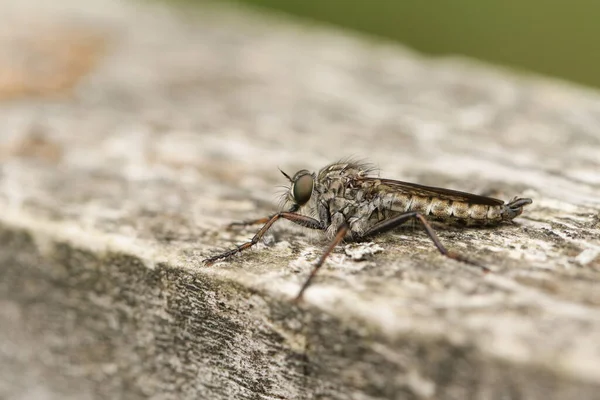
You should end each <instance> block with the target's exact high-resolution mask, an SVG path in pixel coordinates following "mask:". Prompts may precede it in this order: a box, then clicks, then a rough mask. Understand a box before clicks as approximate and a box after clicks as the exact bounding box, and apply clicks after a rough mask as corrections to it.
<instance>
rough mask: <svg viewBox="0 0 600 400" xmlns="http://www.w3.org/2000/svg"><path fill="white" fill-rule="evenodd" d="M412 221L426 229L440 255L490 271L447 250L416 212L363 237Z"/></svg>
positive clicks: (390, 221)
mask: <svg viewBox="0 0 600 400" xmlns="http://www.w3.org/2000/svg"><path fill="white" fill-rule="evenodd" d="M410 219H416V220H417V221H419V222H420V223H421V225H423V228H425V232H427V236H429V238H430V239H431V241H432V242H433V244H434V245H435V247H436V248H437V249H438V250H439V252H440V253H442V255H444V256H446V257H448V258H452V259H454V260H458V261H461V262H464V263H466V264H470V265H474V266H476V267H479V268H481V269H482V270H483V271H484V272H489V271H490V269H489V268H487V267H484V266H483V265H479V264H477V263H475V262H473V261H471V260H469V259H468V258H465V257H464V256H462V255H460V254H458V253H455V252H453V251H449V250H448V249H446V247H444V245H443V244H442V242H441V241H440V239H439V238H438V236H437V235H436V234H435V231H434V230H433V228H432V227H431V224H430V223H429V222H428V221H427V219H425V217H424V216H423V215H422V214H420V213H418V212H416V211H409V212H405V213H404V214H400V215H398V216H396V217H394V218H390V219H388V220H385V221H381V222H380V223H378V224H376V225H375V226H373V227H372V228H371V229H369V230H368V231H367V232H365V233H364V234H363V235H362V237H367V236H373V235H377V234H379V233H383V232H386V231H389V230H392V229H394V228H397V227H399V226H400V225H402V224H403V223H405V222H407V221H408V220H410Z"/></svg>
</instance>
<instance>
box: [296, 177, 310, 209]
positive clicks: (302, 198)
mask: <svg viewBox="0 0 600 400" xmlns="http://www.w3.org/2000/svg"><path fill="white" fill-rule="evenodd" d="M314 184H315V181H314V179H313V177H312V175H302V176H301V177H300V178H298V179H296V181H295V182H294V188H293V190H292V194H293V196H294V201H295V202H296V204H298V205H303V204H304V203H306V202H307V201H308V200H310V196H311V195H312V191H313V186H314Z"/></svg>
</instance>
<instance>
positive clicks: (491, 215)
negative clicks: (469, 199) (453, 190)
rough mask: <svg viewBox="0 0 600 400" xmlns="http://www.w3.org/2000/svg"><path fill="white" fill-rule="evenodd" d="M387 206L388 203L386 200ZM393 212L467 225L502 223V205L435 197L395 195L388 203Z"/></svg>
mask: <svg viewBox="0 0 600 400" xmlns="http://www.w3.org/2000/svg"><path fill="white" fill-rule="evenodd" d="M383 203H384V204H385V203H386V201H385V200H384V201H383ZM387 203H388V204H389V210H391V211H393V212H400V213H403V212H407V211H417V212H420V213H421V214H423V215H425V216H426V217H429V218H431V219H434V220H438V221H444V222H448V223H455V222H459V223H463V224H467V225H492V224H496V223H499V222H500V221H502V210H503V207H504V206H502V205H498V206H492V205H484V204H471V203H466V202H462V201H452V200H446V199H440V198H435V197H422V196H407V195H400V194H395V195H392V197H391V198H390V199H389V200H388V201H387Z"/></svg>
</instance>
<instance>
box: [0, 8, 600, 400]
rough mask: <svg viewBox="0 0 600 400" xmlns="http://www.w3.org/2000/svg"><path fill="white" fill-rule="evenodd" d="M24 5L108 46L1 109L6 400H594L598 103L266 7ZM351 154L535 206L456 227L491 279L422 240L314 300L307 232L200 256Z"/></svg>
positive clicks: (381, 246) (399, 172) (370, 251)
mask: <svg viewBox="0 0 600 400" xmlns="http://www.w3.org/2000/svg"><path fill="white" fill-rule="evenodd" d="M13 3H14V2H3V3H0V13H2V14H3V15H10V16H11V18H8V19H7V20H8V21H11V23H12V22H14V21H21V20H22V19H23V18H34V17H35V18H36V20H37V21H43V22H44V24H43V25H44V26H45V27H47V26H60V27H61V31H65V30H68V31H69V32H78V30H79V31H80V32H81V36H82V37H94V38H98V39H97V40H99V41H100V42H102V43H105V45H103V53H102V56H101V57H99V58H95V59H94V62H93V63H92V64H86V69H85V70H86V73H85V76H79V75H78V80H77V83H76V85H75V86H74V87H73V88H72V89H71V93H70V95H69V96H63V97H60V98H48V97H42V98H37V97H35V95H33V94H31V93H36V91H35V90H32V91H29V92H28V93H30V96H31V97H28V98H25V99H23V98H21V99H19V100H16V99H12V100H11V99H7V97H6V96H5V97H4V100H3V102H2V103H0V121H1V123H0V210H1V212H0V398H3V399H33V398H42V397H43V398H49V399H64V398H73V399H75V398H77V399H86V398H90V399H91V398H94V399H95V398H107V399H108V398H111V399H114V398H127V399H137V398H140V399H141V398H149V397H152V398H157V399H163V398H164V399H196V398H210V399H232V398H236V399H237V398H241V399H243V398H247V399H259V398H260V399H303V398H307V399H308V398H328V399H347V398H354V399H404V398H412V399H465V398H472V399H505V398H514V399H518V398H523V399H563V398H598V390H599V389H600V340H598V338H599V337H600V291H598V284H599V281H600V200H599V199H600V173H599V172H598V171H600V133H599V132H600V95H599V94H598V93H597V92H592V91H589V90H586V89H584V88H578V87H572V86H569V85H567V84H564V83H560V82H556V81H549V80H544V79H542V78H538V77H533V76H518V75H515V74H514V73H512V72H508V71H499V70H495V69H493V68H492V67H490V66H483V65H477V64H476V63H474V62H472V61H466V60H459V59H429V58H424V57H422V56H420V55H418V54H414V53H412V52H410V51H408V50H406V49H404V48H402V47H400V46H397V45H393V44H389V43H379V42H376V41H374V40H373V39H366V38H361V37H357V36H352V35H350V34H349V33H347V32H339V31H335V30H333V29H324V28H319V27H315V26H312V25H306V24H302V23H299V22H297V21H291V20H288V19H285V18H283V17H281V16H271V17H268V16H263V15H258V14H256V13H254V12H252V11H250V10H245V9H232V8H215V7H214V6H211V7H209V6H203V7H201V8H199V9H195V10H185V11H183V12H181V11H177V10H173V9H171V8H168V7H167V6H162V5H157V4H152V5H151V4H140V3H135V5H134V4H133V3H131V4H130V3H127V2H118V1H111V0H95V1H90V2H86V3H85V5H83V4H81V5H80V4H79V3H78V2H74V1H66V0H64V1H60V2H58V3H53V5H52V6H51V7H50V6H48V5H45V3H43V2H40V1H36V0H27V1H25V2H23V4H21V3H19V4H21V5H20V6H17V5H16V4H13ZM23 5H26V7H25V6H23ZM32 10H35V11H32ZM35 26H36V25H35V24H29V25H23V24H19V23H16V22H15V23H14V25H12V27H10V28H9V29H5V30H3V31H2V35H3V36H2V40H3V41H6V42H10V41H11V37H12V36H11V35H13V34H14V36H15V37H18V36H19V32H21V31H22V30H24V29H29V30H30V31H31V32H30V33H29V34H30V35H35ZM43 32H47V29H46V28H44V30H40V34H43ZM74 35H76V33H74ZM56 45H57V46H60V43H57V44H56ZM35 81H36V80H33V81H32V82H35ZM347 156H354V157H356V158H367V159H369V160H370V161H372V162H373V163H375V164H376V166H378V167H379V168H380V169H381V176H382V177H385V178H391V179H402V180H408V181H414V182H418V183H422V184H425V185H433V186H442V187H448V188H452V189H456V190H464V191H469V192H474V193H493V195H494V197H500V198H503V199H505V200H510V199H511V198H512V197H513V196H523V197H530V198H532V199H533V204H532V205H530V206H528V207H527V208H526V209H525V212H524V213H523V215H522V216H520V217H518V218H517V219H516V220H515V222H516V224H515V225H505V226H502V227H500V228H495V229H469V230H461V229H457V228H448V229H440V230H439V236H440V239H441V240H442V242H443V243H444V244H445V245H446V246H447V247H448V248H449V249H451V250H454V251H458V252H460V253H462V254H464V255H466V256H468V257H470V258H474V259H476V260H479V261H480V262H481V263H483V264H485V265H487V266H489V267H490V268H491V269H492V273H490V274H487V275H483V274H481V273H480V272H479V271H478V270H476V269H474V268H471V267H469V266H468V265H463V264H461V263H459V262H454V261H451V260H447V259H445V258H444V257H442V256H440V255H439V254H438V253H437V251H436V250H435V249H434V248H433V246H432V245H431V243H430V241H429V239H428V238H427V236H426V235H425V234H424V233H423V232H421V231H420V230H414V231H413V230H401V231H398V232H396V233H392V234H389V235H385V236H382V237H378V238H375V239H374V240H373V242H368V243H362V244H345V245H344V246H341V247H340V248H339V249H337V250H336V251H334V254H332V256H331V257H330V258H329V259H328V261H327V263H326V264H325V266H324V268H323V271H321V273H320V274H319V276H318V277H317V279H316V280H315V283H314V285H313V286H311V287H310V288H309V290H307V292H306V293H305V302H304V303H303V304H302V305H301V306H299V307H298V306H296V305H294V304H292V303H291V301H290V300H291V299H292V298H293V296H294V295H295V294H296V292H297V290H298V289H299V287H300V285H301V283H302V281H303V279H304V278H305V277H306V275H307V274H308V272H309V271H310V268H311V265H312V263H314V262H315V261H316V260H317V258H318V257H319V255H320V252H321V251H322V249H324V248H325V246H326V242H325V241H323V239H322V237H320V236H318V235H313V234H310V233H308V232H306V231H304V230H302V229H298V228H296V227H294V226H292V224H289V223H286V222H281V223H278V224H277V225H276V226H275V227H274V228H273V230H272V231H270V233H269V234H267V235H266V237H265V240H264V242H263V243H261V244H259V245H257V248H256V249H255V250H250V251H247V252H246V253H245V254H242V255H241V256H239V257H234V258H233V259H231V260H228V261H226V262H222V263H218V264H215V265H213V266H211V267H207V266H204V265H203V264H202V263H201V260H202V259H203V258H205V257H207V256H210V255H214V254H216V253H218V252H219V251H221V250H223V249H227V248H230V247H231V246H233V245H235V244H238V243H241V242H243V241H245V240H247V239H248V238H250V237H251V236H252V235H253V234H254V232H255V231H254V230H253V229H250V228H244V229H234V230H227V229H225V226H226V225H227V224H228V223H230V222H232V221H238V220H244V219H251V218H261V217H264V216H266V215H268V214H270V213H272V212H274V211H276V210H277V200H278V196H277V195H276V191H277V190H278V189H277V186H278V185H284V184H285V183H286V181H285V178H284V177H282V176H281V174H280V173H279V171H278V170H277V168H278V167H280V168H281V169H282V170H284V171H286V172H287V173H288V174H293V173H294V172H295V171H296V170H299V169H302V168H306V169H309V170H311V171H314V170H318V169H319V168H321V167H323V166H324V165H327V164H328V163H330V162H332V161H335V160H336V159H340V158H343V157H347ZM257 229H258V228H257Z"/></svg>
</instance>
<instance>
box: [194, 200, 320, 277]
mask: <svg viewBox="0 0 600 400" xmlns="http://www.w3.org/2000/svg"><path fill="white" fill-rule="evenodd" d="M281 218H283V219H287V220H288V221H292V222H293V223H295V224H298V225H301V226H304V227H305V228H310V229H319V230H325V229H326V228H327V227H326V226H325V225H324V224H323V223H322V222H321V221H318V220H316V219H314V218H310V217H307V216H305V215H302V214H296V213H295V212H285V211H284V212H278V213H277V214H274V215H273V216H271V217H270V218H269V219H268V220H267V222H266V223H265V225H264V226H263V227H262V228H261V229H260V230H259V231H258V232H257V233H256V235H254V236H253V237H252V239H251V240H250V241H249V242H246V243H242V244H241V245H239V246H237V247H236V248H234V249H231V250H227V251H225V252H223V253H221V254H217V255H216V256H212V257H209V258H207V259H205V260H204V261H203V263H205V264H206V265H211V264H213V263H214V262H215V261H217V260H220V259H223V258H227V257H230V256H232V255H234V254H236V253H239V252H241V251H243V250H246V249H247V248H249V247H252V246H254V245H255V244H256V243H258V241H259V240H260V239H261V238H262V237H263V236H264V235H265V233H267V231H268V230H269V228H271V225H273V224H274V223H275V221H277V220H278V219H281Z"/></svg>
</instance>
